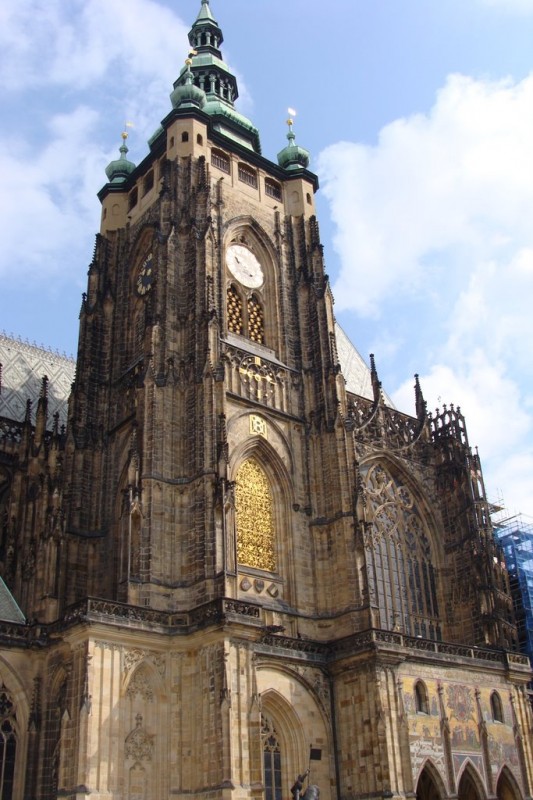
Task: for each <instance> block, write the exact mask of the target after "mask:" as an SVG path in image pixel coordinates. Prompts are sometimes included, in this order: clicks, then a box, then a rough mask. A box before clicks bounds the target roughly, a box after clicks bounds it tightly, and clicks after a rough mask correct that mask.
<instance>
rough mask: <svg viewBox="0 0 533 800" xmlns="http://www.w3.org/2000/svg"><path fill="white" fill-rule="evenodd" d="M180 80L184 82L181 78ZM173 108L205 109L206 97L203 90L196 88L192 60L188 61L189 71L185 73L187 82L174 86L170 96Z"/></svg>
mask: <svg viewBox="0 0 533 800" xmlns="http://www.w3.org/2000/svg"><path fill="white" fill-rule="evenodd" d="M179 80H183V78H182V77H181V76H180V79H179ZM170 101H171V103H172V108H191V107H194V108H203V107H204V105H205V101H206V97H205V92H204V90H203V89H200V87H199V86H195V84H194V82H193V74H192V72H191V68H190V59H187V69H186V73H185V82H184V83H181V84H180V83H178V81H176V83H175V84H174V91H173V92H172V93H171V95H170Z"/></svg>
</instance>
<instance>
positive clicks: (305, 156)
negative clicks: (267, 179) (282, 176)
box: [278, 110, 309, 172]
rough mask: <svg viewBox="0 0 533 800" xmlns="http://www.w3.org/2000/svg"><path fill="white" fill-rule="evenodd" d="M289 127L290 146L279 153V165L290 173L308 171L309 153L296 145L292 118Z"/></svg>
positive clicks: (288, 121) (288, 122)
mask: <svg viewBox="0 0 533 800" xmlns="http://www.w3.org/2000/svg"><path fill="white" fill-rule="evenodd" d="M289 113H290V110H289ZM287 125H288V126H289V132H288V134H287V139H288V140H289V144H288V145H287V147H284V148H283V150H281V151H280V152H279V153H278V164H279V165H280V167H283V169H286V170H287V171H289V172H294V171H295V170H299V169H307V167H308V166H309V151H308V150H305V149H304V148H303V147H300V146H299V145H297V144H296V136H295V133H294V131H293V129H292V126H293V125H294V120H293V119H292V117H289V119H288V120H287Z"/></svg>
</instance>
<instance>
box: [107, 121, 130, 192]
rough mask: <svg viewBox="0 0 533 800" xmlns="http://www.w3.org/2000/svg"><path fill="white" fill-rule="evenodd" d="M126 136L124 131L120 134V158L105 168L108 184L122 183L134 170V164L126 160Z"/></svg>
mask: <svg viewBox="0 0 533 800" xmlns="http://www.w3.org/2000/svg"><path fill="white" fill-rule="evenodd" d="M127 138H128V134H127V132H126V131H123V132H122V144H121V145H120V147H119V151H120V158H118V159H117V160H116V161H111V162H110V163H109V164H108V165H107V167H106V168H105V173H106V175H107V177H108V179H109V183H124V181H125V180H127V178H128V176H129V175H130V174H131V173H132V172H133V170H134V169H135V164H134V163H133V161H130V160H129V159H128V158H127V153H128V148H127V147H126V139H127Z"/></svg>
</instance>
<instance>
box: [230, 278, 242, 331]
mask: <svg viewBox="0 0 533 800" xmlns="http://www.w3.org/2000/svg"><path fill="white" fill-rule="evenodd" d="M228 331H230V333H237V334H239V336H242V335H243V334H244V327H243V319H242V300H241V298H240V297H239V293H238V292H237V290H236V289H235V287H234V286H230V287H229V289H228Z"/></svg>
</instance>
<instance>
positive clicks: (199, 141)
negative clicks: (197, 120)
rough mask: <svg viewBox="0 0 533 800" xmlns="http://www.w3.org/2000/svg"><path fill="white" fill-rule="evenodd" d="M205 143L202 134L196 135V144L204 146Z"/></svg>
mask: <svg viewBox="0 0 533 800" xmlns="http://www.w3.org/2000/svg"><path fill="white" fill-rule="evenodd" d="M203 143H204V137H203V136H202V134H201V133H197V134H196V144H203Z"/></svg>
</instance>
